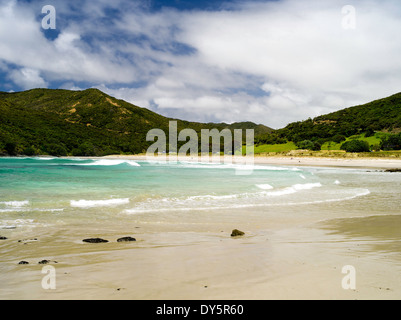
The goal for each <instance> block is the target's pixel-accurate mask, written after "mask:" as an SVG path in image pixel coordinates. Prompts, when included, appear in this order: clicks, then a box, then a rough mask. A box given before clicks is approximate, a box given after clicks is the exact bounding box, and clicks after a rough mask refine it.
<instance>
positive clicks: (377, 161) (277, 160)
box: [103, 155, 401, 169]
mask: <svg viewBox="0 0 401 320" xmlns="http://www.w3.org/2000/svg"><path fill="white" fill-rule="evenodd" d="M103 158H106V159H127V160H142V161H145V160H152V161H155V160H160V159H162V158H160V159H159V157H158V156H153V157H152V156H147V155H132V156H127V155H112V156H106V157H103ZM165 159H166V160H167V161H174V160H178V161H194V162H197V161H199V162H201V161H202V158H201V157H190V156H171V157H169V156H168V155H167V156H166V157H165ZM222 159H223V158H222ZM221 161H223V160H221ZM252 161H253V163H254V164H255V165H258V164H259V165H278V166H280V165H281V166H309V167H338V168H362V169H401V159H392V158H326V157H291V156H285V157H280V156H271V157H269V156H258V155H256V156H255V157H253V159H252ZM232 163H236V164H246V163H247V160H246V158H245V157H238V156H234V157H232Z"/></svg>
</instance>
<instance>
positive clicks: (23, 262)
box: [18, 261, 29, 264]
mask: <svg viewBox="0 0 401 320" xmlns="http://www.w3.org/2000/svg"><path fill="white" fill-rule="evenodd" d="M18 264H29V262H28V261H20V262H18Z"/></svg>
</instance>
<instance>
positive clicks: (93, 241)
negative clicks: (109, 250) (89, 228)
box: [82, 238, 109, 243]
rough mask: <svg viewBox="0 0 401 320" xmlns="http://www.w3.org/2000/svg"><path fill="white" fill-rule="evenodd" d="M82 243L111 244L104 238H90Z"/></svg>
mask: <svg viewBox="0 0 401 320" xmlns="http://www.w3.org/2000/svg"><path fill="white" fill-rule="evenodd" d="M82 241H83V242H88V243H105V242H109V241H108V240H104V239H102V238H89V239H84V240H82Z"/></svg>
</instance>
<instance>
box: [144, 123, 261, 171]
mask: <svg viewBox="0 0 401 320" xmlns="http://www.w3.org/2000/svg"><path fill="white" fill-rule="evenodd" d="M233 132H234V135H233V133H232V131H231V130H230V129H227V128H226V129H222V130H221V131H219V130H218V129H216V128H214V129H201V133H200V136H201V139H200V145H201V150H200V153H199V136H198V133H197V132H196V131H195V130H194V129H189V128H186V129H183V130H181V131H180V132H179V133H178V125H177V121H169V132H168V134H167V135H166V133H165V132H164V131H163V130H162V129H152V130H150V131H149V132H148V133H147V135H146V141H155V140H156V141H155V142H154V143H153V144H152V145H151V146H149V148H148V149H147V151H146V158H147V160H154V157H155V155H157V158H158V160H161V161H167V160H168V161H169V162H175V163H176V162H177V161H178V156H179V155H183V156H186V155H188V153H189V156H190V158H191V160H194V159H197V160H199V154H200V161H201V162H202V163H224V164H233V157H234V156H237V159H239V160H240V161H241V162H242V163H243V162H245V166H243V167H239V168H235V173H236V174H237V175H250V174H252V172H253V166H254V154H255V142H254V137H255V130H254V129H246V132H245V141H246V142H245V144H243V135H242V133H243V132H242V129H234V130H233ZM167 136H168V143H167ZM188 138H189V140H188ZM221 138H223V144H224V148H223V150H221V143H220V142H221ZM179 141H180V142H186V143H185V144H183V145H182V146H181V147H180V148H178V142H179ZM167 145H168V150H167ZM244 151H245V155H243V154H244ZM167 154H168V158H167ZM221 154H222V155H223V161H222V159H221Z"/></svg>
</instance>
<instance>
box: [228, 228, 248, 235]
mask: <svg viewBox="0 0 401 320" xmlns="http://www.w3.org/2000/svg"><path fill="white" fill-rule="evenodd" d="M244 234H245V232H242V231H240V230H238V229H234V230H233V231H232V232H231V236H232V237H238V236H243V235H244Z"/></svg>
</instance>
